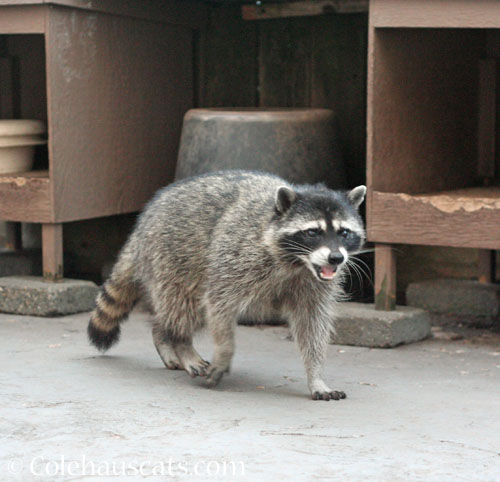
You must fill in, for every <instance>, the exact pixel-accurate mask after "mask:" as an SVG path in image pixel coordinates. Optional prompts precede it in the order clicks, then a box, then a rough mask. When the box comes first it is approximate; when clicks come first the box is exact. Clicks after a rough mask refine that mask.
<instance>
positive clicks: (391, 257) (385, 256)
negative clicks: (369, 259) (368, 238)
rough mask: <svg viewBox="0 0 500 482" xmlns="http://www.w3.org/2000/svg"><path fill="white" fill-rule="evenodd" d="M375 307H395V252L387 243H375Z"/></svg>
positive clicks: (378, 308) (384, 308) (381, 308)
mask: <svg viewBox="0 0 500 482" xmlns="http://www.w3.org/2000/svg"><path fill="white" fill-rule="evenodd" d="M374 288H375V309H377V310H381V311H392V310H394V309H396V254H395V252H394V250H393V249H392V247H391V246H390V245H387V244H380V243H377V244H376V245H375V286H374Z"/></svg>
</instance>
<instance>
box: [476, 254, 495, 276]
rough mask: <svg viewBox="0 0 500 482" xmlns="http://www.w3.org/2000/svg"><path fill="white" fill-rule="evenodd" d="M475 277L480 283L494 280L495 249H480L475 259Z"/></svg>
mask: <svg viewBox="0 0 500 482" xmlns="http://www.w3.org/2000/svg"><path fill="white" fill-rule="evenodd" d="M477 279H478V281H479V282H480V283H494V281H495V251H492V250H489V249H480V250H479V251H478V260H477Z"/></svg>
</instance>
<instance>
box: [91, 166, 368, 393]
mask: <svg viewBox="0 0 500 482" xmlns="http://www.w3.org/2000/svg"><path fill="white" fill-rule="evenodd" d="M283 186H284V187H285V188H286V189H283ZM280 188H282V189H280ZM351 192H352V191H351ZM355 194H356V196H354V197H355V203H356V204H357V205H359V202H360V198H359V197H360V196H359V195H360V191H359V190H358V191H357V192H355ZM356 207H357V206H354V205H353V203H351V202H350V201H349V193H341V192H335V191H330V190H328V189H327V188H325V187H324V186H322V185H318V186H293V185H291V184H289V183H287V182H286V181H284V180H283V179H280V178H278V177H275V176H272V175H268V174H263V173H255V172H245V171H221V172H218V173H213V174H208V175H203V176H199V177H195V178H190V179H186V180H183V181H180V182H178V183H174V184H172V185H170V186H168V187H166V188H164V189H162V190H160V191H159V192H158V193H157V195H156V196H155V197H154V198H153V200H152V201H151V202H150V203H149V204H148V205H147V206H146V208H145V210H144V212H143V213H142V215H141V216H140V218H139V220H138V222H137V226H136V228H135V230H134V231H133V233H132V234H131V236H130V238H129V240H128V241H127V243H126V245H125V246H124V248H123V249H122V252H121V253H120V256H119V259H118V261H117V263H116V265H115V267H114V269H113V271H112V274H111V276H110V279H109V280H108V281H107V282H106V284H105V290H106V292H105V293H104V294H101V295H100V297H98V300H97V305H98V310H96V311H95V312H94V313H93V314H92V317H91V321H90V324H89V336H90V337H91V340H92V341H93V342H94V344H96V346H98V347H101V348H107V346H109V343H107V344H106V345H104V344H100V338H99V336H102V337H104V339H105V338H106V336H107V337H108V339H107V340H106V341H107V342H109V338H110V337H111V336H112V335H111V330H113V329H116V327H117V326H118V325H119V323H120V322H121V321H122V320H123V319H124V317H125V316H126V314H127V313H128V311H129V310H130V309H131V306H132V305H133V302H134V301H135V298H137V297H138V296H140V295H144V296H146V297H147V298H148V301H149V303H150V305H151V307H152V309H153V312H154V317H155V318H154V323H153V339H154V343H155V346H156V348H157V350H158V353H159V355H160V357H161V358H162V360H163V362H164V363H165V365H166V366H167V368H170V369H179V368H182V369H184V370H186V371H187V372H188V373H189V374H190V375H191V376H197V375H200V376H206V379H207V384H208V385H209V386H213V385H216V384H217V383H218V382H219V381H220V379H221V377H222V376H223V374H224V373H225V372H228V371H229V367H230V363H231V359H232V357H233V353H234V328H235V324H236V321H237V320H238V319H240V318H244V319H255V320H266V319H277V318H282V319H285V320H287V321H288V323H289V325H290V328H291V331H292V333H293V335H294V338H295V340H296V341H297V344H298V347H299V350H300V352H301V355H302V358H303V360H304V364H305V368H306V372H307V377H308V383H309V388H310V390H311V394H312V396H313V398H314V399H324V400H329V399H338V398H343V397H345V395H344V394H343V392H335V391H332V390H330V388H328V386H327V385H326V384H325V383H324V382H323V380H322V379H321V375H320V370H321V366H322V364H323V361H324V358H325V353H326V349H327V344H328V341H329V339H330V334H331V331H332V329H333V322H334V318H335V313H336V308H335V307H336V302H337V301H338V300H339V298H341V297H342V295H343V289H342V282H341V280H342V274H343V272H344V270H345V266H344V265H345V263H342V264H341V265H340V266H338V267H337V268H336V269H337V275H336V276H335V277H334V278H333V279H332V280H331V281H322V280H321V279H319V278H318V276H319V274H318V275H317V274H316V271H315V269H316V268H314V266H313V267H312V268H311V266H312V265H311V263H310V261H308V260H309V257H308V256H309V254H308V253H310V251H311V248H308V250H306V249H305V248H306V247H305V246H302V248H300V250H299V251H298V252H297V253H295V252H294V251H293V249H294V248H293V246H294V244H297V246H298V245H299V244H301V243H297V242H292V241H290V240H288V241H287V240H286V239H285V238H283V236H289V235H290V234H289V233H290V231H294V230H295V229H296V228H297V227H300V226H301V223H302V224H308V225H310V224H311V221H314V220H316V219H317V218H321V219H322V218H323V214H322V213H323V212H327V213H330V214H331V215H332V216H333V218H334V219H336V220H337V221H342V220H345V221H346V222H348V224H349V226H350V227H351V228H352V226H354V227H355V230H356V241H358V238H359V242H357V245H356V247H357V249H359V248H360V247H361V244H362V242H363V240H364V231H363V226H362V222H361V219H360V217H359V215H358V214H357V211H356ZM325 209H326V211H324V210H325ZM330 214H327V216H330ZM325 219H326V218H325ZM328 219H329V221H328V222H329V223H330V225H331V224H332V222H331V219H330V218H328ZM325 223H326V221H322V225H323V226H324V225H326V224H325ZM331 229H333V228H331ZM284 233H288V234H284ZM311 234H312V235H314V232H312V233H311ZM325 236H326V233H325ZM353 236H354V235H353ZM280 239H281V240H282V244H283V246H282V245H280ZM283 239H284V241H283ZM325 239H326V238H325ZM339 239H340V238H339V237H338V236H337V235H336V234H335V235H331V236H330V237H329V238H328V243H329V244H328V246H329V247H330V248H331V249H332V253H333V250H335V249H336V247H335V246H337V244H338V243H339V242H340V241H339ZM311 242H312V241H311ZM325 243H326V241H325ZM290 247H292V248H290ZM284 248H286V249H288V251H286V249H284ZM330 248H329V249H330ZM290 249H292V251H290ZM311 256H312V255H311ZM314 259H315V260H316V259H318V255H317V254H316V256H315V258H314ZM325 263H326V262H325ZM321 269H323V268H321ZM204 325H207V326H208V328H209V330H210V331H211V333H212V336H213V339H214V342H215V352H214V357H213V360H212V362H211V363H210V364H209V363H208V362H206V361H205V360H203V359H202V357H201V356H200V355H199V354H198V353H197V352H196V350H195V349H194V348H193V345H192V340H193V335H194V333H195V332H196V331H197V330H199V329H200V328H202V327H203V326H204Z"/></svg>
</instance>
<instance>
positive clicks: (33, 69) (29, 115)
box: [0, 10, 47, 121]
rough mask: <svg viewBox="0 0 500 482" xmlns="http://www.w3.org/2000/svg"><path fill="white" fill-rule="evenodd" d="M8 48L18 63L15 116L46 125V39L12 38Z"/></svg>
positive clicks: (10, 36)
mask: <svg viewBox="0 0 500 482" xmlns="http://www.w3.org/2000/svg"><path fill="white" fill-rule="evenodd" d="M0 14H1V10H0ZM6 45H7V49H8V53H9V55H11V56H12V57H13V58H14V59H15V84H16V85H15V90H16V92H15V95H16V102H15V108H14V116H15V117H18V118H24V119H39V120H43V121H46V120H47V84H46V75H45V37H44V36H43V35H8V36H7V37H6Z"/></svg>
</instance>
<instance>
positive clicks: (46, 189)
mask: <svg viewBox="0 0 500 482" xmlns="http://www.w3.org/2000/svg"><path fill="white" fill-rule="evenodd" d="M0 199H1V202H0V219H2V220H6V221H22V222H28V223H34V222H50V221H51V220H52V212H51V204H50V181H49V178H48V173H47V172H46V171H44V172H41V171H40V172H32V173H24V174H2V175H0Z"/></svg>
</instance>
